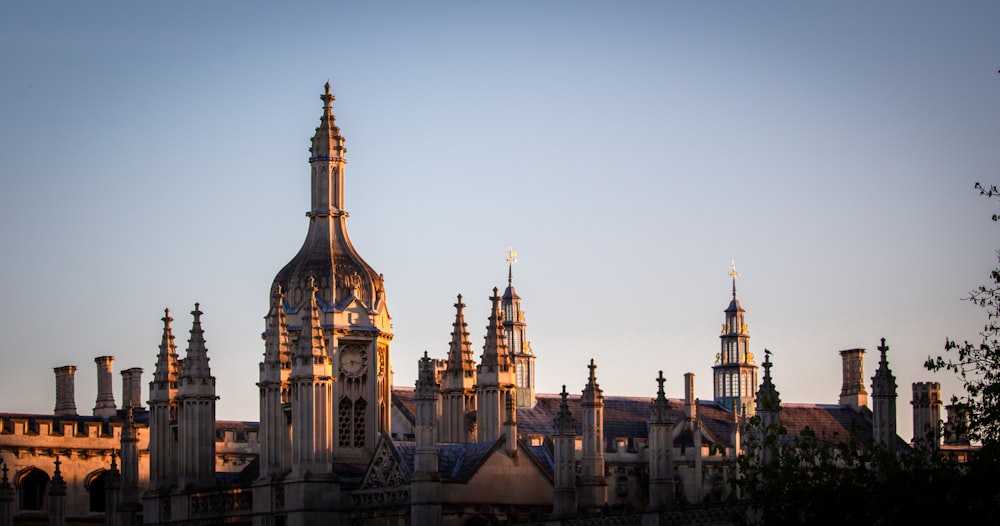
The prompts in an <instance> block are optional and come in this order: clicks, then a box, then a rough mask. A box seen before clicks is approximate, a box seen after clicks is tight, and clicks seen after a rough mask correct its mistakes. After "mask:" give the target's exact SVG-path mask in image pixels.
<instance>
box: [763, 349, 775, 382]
mask: <svg viewBox="0 0 1000 526" xmlns="http://www.w3.org/2000/svg"><path fill="white" fill-rule="evenodd" d="M771 365H773V364H772V363H771V351H769V350H767V349H764V363H763V366H764V379H765V380H770V379H771Z"/></svg>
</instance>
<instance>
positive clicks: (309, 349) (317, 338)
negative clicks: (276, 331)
mask: <svg viewBox="0 0 1000 526" xmlns="http://www.w3.org/2000/svg"><path fill="white" fill-rule="evenodd" d="M309 290H310V294H309V303H308V305H307V307H306V313H305V315H306V316H308V319H304V320H302V328H303V331H302V337H301V338H300V343H299V345H300V350H299V355H300V356H323V355H325V354H326V345H325V342H324V339H323V326H322V324H321V323H320V319H319V310H320V309H319V304H318V302H317V298H316V296H317V294H319V287H317V286H316V278H315V277H310V278H309Z"/></svg>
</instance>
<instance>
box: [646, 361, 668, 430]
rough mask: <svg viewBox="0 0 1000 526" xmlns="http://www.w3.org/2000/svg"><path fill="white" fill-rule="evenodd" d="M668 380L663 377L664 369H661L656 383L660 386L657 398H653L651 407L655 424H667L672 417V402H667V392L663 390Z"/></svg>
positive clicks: (651, 419) (652, 419) (657, 390)
mask: <svg viewBox="0 0 1000 526" xmlns="http://www.w3.org/2000/svg"><path fill="white" fill-rule="evenodd" d="M666 381H667V380H666V379H665V378H664V377H663V371H660V375H659V376H657V377H656V383H657V384H658V387H657V389H656V398H655V399H654V400H653V404H652V409H651V411H650V412H651V415H650V416H651V418H650V421H651V423H654V424H661V423H662V424H665V423H667V422H668V420H669V418H670V403H669V402H667V395H666V392H665V391H664V390H663V384H664V382H666Z"/></svg>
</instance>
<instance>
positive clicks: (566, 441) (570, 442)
mask: <svg viewBox="0 0 1000 526" xmlns="http://www.w3.org/2000/svg"><path fill="white" fill-rule="evenodd" d="M560 395H561V396H562V401H560V402H559V412H558V413H557V414H556V420H555V425H554V426H553V427H554V429H553V433H552V459H553V463H554V464H555V466H554V467H553V479H554V480H553V487H552V516H553V518H557V519H561V518H566V517H569V516H572V515H575V514H576V453H575V446H576V421H575V420H574V419H573V414H572V413H570V412H569V403H568V402H567V400H566V398H567V396H568V393H567V392H566V386H565V385H564V386H563V388H562V393H560Z"/></svg>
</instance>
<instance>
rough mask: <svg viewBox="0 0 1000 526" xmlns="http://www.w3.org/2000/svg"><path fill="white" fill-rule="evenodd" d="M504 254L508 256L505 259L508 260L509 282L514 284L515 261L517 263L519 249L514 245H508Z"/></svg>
mask: <svg viewBox="0 0 1000 526" xmlns="http://www.w3.org/2000/svg"><path fill="white" fill-rule="evenodd" d="M504 256H506V259H505V260H504V261H506V262H507V284H508V285H513V284H514V263H517V251H516V250H514V247H512V246H510V245H507V251H506V252H504Z"/></svg>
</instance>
